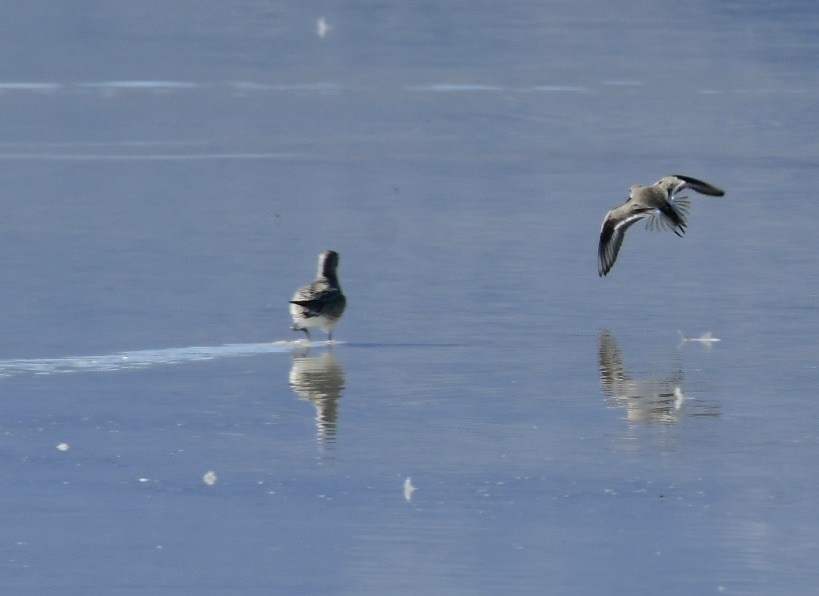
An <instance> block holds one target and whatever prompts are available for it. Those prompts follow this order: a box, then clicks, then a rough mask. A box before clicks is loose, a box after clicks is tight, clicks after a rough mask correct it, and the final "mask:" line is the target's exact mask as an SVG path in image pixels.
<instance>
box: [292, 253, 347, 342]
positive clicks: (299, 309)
mask: <svg viewBox="0 0 819 596" xmlns="http://www.w3.org/2000/svg"><path fill="white" fill-rule="evenodd" d="M338 260H339V259H338V253H337V252H335V251H333V250H327V251H324V252H323V253H321V254H320V255H319V260H318V274H317V275H316V279H315V281H314V282H313V283H311V284H309V285H306V286H303V287H301V288H299V289H298V290H296V293H295V294H293V298H292V299H291V300H290V316H291V317H292V318H293V327H292V329H293V331H304V333H305V334H306V335H307V339H308V340H309V339H310V327H318V328H319V329H321V330H322V331H324V332H325V333H327V339H328V340H330V341H332V339H333V327H335V325H336V323H338V321H339V319H340V318H341V315H342V314H344V308H345V307H346V306H347V299H346V298H345V297H344V294H343V293H342V292H341V287H340V286H339V285H338V274H337V273H336V269H338Z"/></svg>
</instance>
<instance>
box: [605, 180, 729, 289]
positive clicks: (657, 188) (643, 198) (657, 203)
mask: <svg viewBox="0 0 819 596" xmlns="http://www.w3.org/2000/svg"><path fill="white" fill-rule="evenodd" d="M685 188H691V189H693V190H695V191H697V192H698V193H701V194H704V195H711V196H713V197H721V196H723V195H724V194H725V191H724V190H722V189H720V188H717V187H716V186H712V185H711V184H708V183H707V182H703V181H702V180H697V179H696V178H691V177H690V176H682V175H680V174H675V175H671V176H663V177H662V178H660V179H659V180H657V182H655V183H654V184H652V185H651V186H643V185H641V184H635V185H634V186H632V187H631V189H630V192H629V197H628V201H626V202H625V203H623V204H622V205H619V206H617V207H615V208H614V209H612V210H611V211H609V212H608V213H607V214H606V218H605V219H604V220H603V226H602V227H601V228H600V244H599V245H598V248H597V272H598V274H599V275H600V277H603V276H604V275H606V274H607V273H608V272H609V271H611V268H612V267H613V266H614V261H616V260H617V253H619V252H620V247H621V246H622V245H623V239H624V238H625V235H626V230H628V229H629V227H631V225H632V224H634V223H636V222H637V221H639V220H641V219H644V218H648V224H647V227H648V228H649V229H656V230H660V229H665V230H671V231H672V232H674V233H675V234H676V235H677V236H680V237H682V235H683V234H685V227H686V225H688V224H687V222H686V219H685V218H686V216H687V215H688V209H689V204H688V197H687V196H679V193H680V192H681V191H682V190H683V189H685Z"/></svg>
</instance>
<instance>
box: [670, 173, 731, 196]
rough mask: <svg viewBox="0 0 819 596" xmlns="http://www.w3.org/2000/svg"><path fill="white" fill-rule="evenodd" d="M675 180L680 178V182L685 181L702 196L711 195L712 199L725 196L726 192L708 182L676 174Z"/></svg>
mask: <svg viewBox="0 0 819 596" xmlns="http://www.w3.org/2000/svg"><path fill="white" fill-rule="evenodd" d="M673 176H674V177H675V178H679V179H680V180H683V181H685V183H686V184H687V185H688V186H689V187H690V188H692V189H693V190H696V191H697V192H698V193H700V194H704V195H710V196H712V197H722V196H724V195H725V191H724V190H722V189H721V188H717V187H716V186H714V185H713V184H708V183H707V182H703V181H702V180H698V179H696V178H692V177H691V176H683V175H681V174H674V175H673Z"/></svg>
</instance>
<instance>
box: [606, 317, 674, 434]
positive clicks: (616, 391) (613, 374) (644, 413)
mask: <svg viewBox="0 0 819 596" xmlns="http://www.w3.org/2000/svg"><path fill="white" fill-rule="evenodd" d="M597 356H598V363H599V368H600V383H601V385H602V386H603V393H604V394H605V395H606V396H607V397H608V398H609V399H610V400H611V402H612V404H613V405H614V406H617V407H622V408H625V409H626V411H627V412H628V414H627V416H628V419H629V420H630V421H632V422H656V423H666V424H667V423H671V422H676V421H677V420H678V419H679V418H680V416H681V408H682V405H683V401H684V399H685V397H684V395H683V393H682V388H681V387H682V384H683V373H682V370H681V369H680V368H677V369H676V370H674V371H673V372H672V373H671V375H669V376H668V377H667V378H661V379H650V378H647V379H632V378H631V376H630V375H629V374H628V373H627V372H626V369H625V365H624V364H623V355H622V353H621V351H620V347H619V346H618V345H617V340H616V339H615V338H614V336H613V335H612V334H611V333H609V332H608V331H606V330H601V331H600V334H599V335H598V338H597Z"/></svg>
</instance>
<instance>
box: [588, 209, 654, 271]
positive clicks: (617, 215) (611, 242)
mask: <svg viewBox="0 0 819 596" xmlns="http://www.w3.org/2000/svg"><path fill="white" fill-rule="evenodd" d="M623 207H625V205H624V206H621V207H618V208H616V209H612V210H611V211H609V212H608V214H607V215H606V218H605V219H604V220H603V226H602V227H601V228H600V243H599V244H598V246H597V273H598V275H599V276H600V277H603V276H604V275H606V274H607V273H608V272H609V271H611V268H612V267H613V266H614V261H616V260H617V254H618V253H619V252H620V247H621V246H623V239H624V238H625V237H626V230H628V229H629V228H630V227H631V226H632V225H634V224H635V223H637V222H638V221H639V220H641V219H643V218H644V217H647V216H648V215H649V212H648V211H632V212H630V213H622V212H623Z"/></svg>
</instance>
